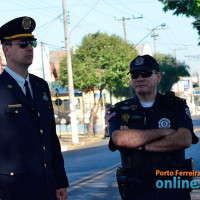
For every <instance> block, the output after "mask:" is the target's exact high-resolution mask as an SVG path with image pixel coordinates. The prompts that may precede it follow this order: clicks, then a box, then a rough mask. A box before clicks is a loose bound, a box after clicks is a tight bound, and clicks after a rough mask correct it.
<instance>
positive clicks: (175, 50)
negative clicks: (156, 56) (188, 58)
mask: <svg viewBox="0 0 200 200" xmlns="http://www.w3.org/2000/svg"><path fill="white" fill-rule="evenodd" d="M186 49H187V47H186V48H179V49H176V48H174V49H173V51H174V57H175V59H176V52H177V50H178V51H179V50H186Z"/></svg>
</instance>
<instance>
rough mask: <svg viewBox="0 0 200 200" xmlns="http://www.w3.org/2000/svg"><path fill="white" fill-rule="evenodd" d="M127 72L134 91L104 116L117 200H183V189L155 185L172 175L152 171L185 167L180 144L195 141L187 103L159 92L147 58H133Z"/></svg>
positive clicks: (151, 61) (151, 60)
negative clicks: (114, 158) (117, 160)
mask: <svg viewBox="0 0 200 200" xmlns="http://www.w3.org/2000/svg"><path fill="white" fill-rule="evenodd" d="M129 73H130V75H131V79H132V85H133V88H134V90H135V92H136V95H135V96H134V97H133V98H131V99H128V100H125V101H122V102H119V103H117V104H116V105H114V106H112V108H111V109H110V117H109V133H110V136H111V137H110V141H109V148H110V150H111V151H115V150H119V151H120V154H121V161H122V167H121V168H119V169H118V171H117V180H118V186H119V191H120V194H121V196H122V199H123V200H189V199H190V193H189V189H183V188H182V189H176V186H174V187H175V188H173V189H165V188H164V189H158V188H156V181H158V180H163V181H164V180H165V179H167V180H172V178H173V176H156V170H160V171H163V172H167V171H172V172H174V171H175V170H183V171H185V170H187V169H186V166H185V163H186V162H185V150H184V149H186V148H188V147H190V145H191V144H192V143H193V144H196V143H197V142H198V138H197V137H196V135H195V134H194V132H193V124H192V119H191V116H190V112H189V108H188V106H187V105H186V102H185V100H182V99H180V98H178V97H175V95H174V93H172V92H168V93H166V94H165V95H161V94H159V92H158V91H157V85H158V84H159V83H160V81H161V77H162V74H161V73H160V72H159V65H158V63H157V61H156V60H155V59H154V58H153V57H151V56H149V55H144V56H138V57H136V58H135V59H134V60H133V61H132V62H131V64H130V71H129ZM182 178H183V177H182Z"/></svg>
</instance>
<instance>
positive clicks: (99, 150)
mask: <svg viewBox="0 0 200 200" xmlns="http://www.w3.org/2000/svg"><path fill="white" fill-rule="evenodd" d="M193 123H194V127H195V128H200V117H196V118H194V120H193ZM197 135H198V137H200V132H197ZM107 143H108V139H107V140H103V141H101V142H99V143H95V144H92V145H90V146H88V147H87V148H82V149H78V150H73V151H69V152H65V153H63V156H64V160H65V168H66V171H67V175H68V178H69V182H70V187H69V188H68V194H69V198H68V200H120V197H119V193H118V189H117V183H116V178H115V173H116V168H117V167H118V166H120V155H119V152H110V151H109V150H108V147H107ZM199 155H200V142H199V143H198V144H197V145H192V146H191V147H190V148H189V149H187V150H186V158H190V157H193V158H194V161H195V170H196V171H200V156H199ZM197 199H200V190H196V191H194V192H192V200H197Z"/></svg>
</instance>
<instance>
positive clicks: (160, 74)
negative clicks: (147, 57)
mask: <svg viewBox="0 0 200 200" xmlns="http://www.w3.org/2000/svg"><path fill="white" fill-rule="evenodd" d="M157 76H158V80H157V83H160V81H161V79H162V73H161V72H158V74H157Z"/></svg>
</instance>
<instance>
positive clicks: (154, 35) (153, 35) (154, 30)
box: [151, 24, 165, 55]
mask: <svg viewBox="0 0 200 200" xmlns="http://www.w3.org/2000/svg"><path fill="white" fill-rule="evenodd" d="M164 26H165V24H164ZM164 26H161V28H158V27H156V28H153V29H151V32H153V34H152V35H151V37H153V41H154V54H155V55H156V54H157V50H156V40H157V37H158V34H156V30H162V29H164V28H163V27H164Z"/></svg>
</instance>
